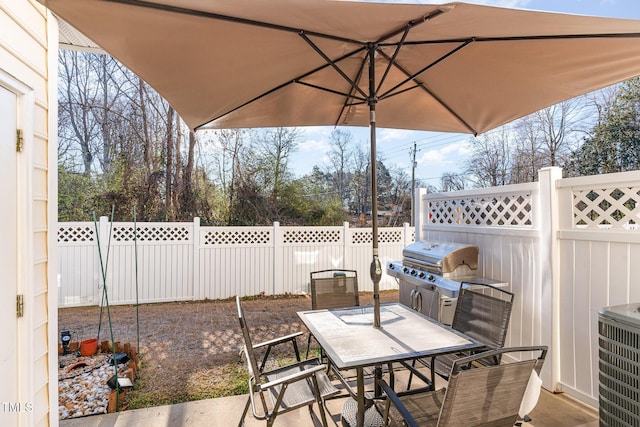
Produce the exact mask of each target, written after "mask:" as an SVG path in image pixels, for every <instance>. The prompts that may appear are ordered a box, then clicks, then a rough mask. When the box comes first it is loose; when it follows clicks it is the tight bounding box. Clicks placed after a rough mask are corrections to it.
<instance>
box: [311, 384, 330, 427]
mask: <svg viewBox="0 0 640 427" xmlns="http://www.w3.org/2000/svg"><path fill="white" fill-rule="evenodd" d="M311 383H312V384H313V389H314V391H315V395H316V402H318V410H319V411H320V418H321V419H322V425H323V426H324V427H328V424H327V414H326V413H325V410H324V401H323V400H322V396H321V395H320V387H318V380H317V378H316V377H315V375H314V376H312V377H311ZM309 410H310V411H312V412H313V405H309Z"/></svg>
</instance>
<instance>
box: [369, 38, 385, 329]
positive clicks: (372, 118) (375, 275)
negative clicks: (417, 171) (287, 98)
mask: <svg viewBox="0 0 640 427" xmlns="http://www.w3.org/2000/svg"><path fill="white" fill-rule="evenodd" d="M368 50H369V100H368V103H369V131H370V132H371V136H370V138H371V217H372V221H371V222H372V226H373V230H372V235H373V236H372V242H373V259H372V260H371V267H370V268H369V273H370V275H371V280H372V281H373V326H374V327H375V328H379V327H380V279H381V278H382V266H381V265H380V259H379V258H378V173H377V158H376V157H377V154H376V102H377V99H376V87H375V84H376V83H375V52H376V46H375V45H374V44H373V43H370V44H369V46H368Z"/></svg>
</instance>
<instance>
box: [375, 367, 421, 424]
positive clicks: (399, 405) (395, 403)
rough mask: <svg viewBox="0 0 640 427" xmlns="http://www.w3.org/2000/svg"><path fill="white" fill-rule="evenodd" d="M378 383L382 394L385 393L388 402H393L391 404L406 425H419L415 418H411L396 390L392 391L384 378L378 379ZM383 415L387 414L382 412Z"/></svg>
mask: <svg viewBox="0 0 640 427" xmlns="http://www.w3.org/2000/svg"><path fill="white" fill-rule="evenodd" d="M378 385H380V387H381V388H382V391H383V392H384V394H386V395H387V398H388V399H389V402H391V403H392V404H393V406H395V407H396V409H397V410H398V412H399V413H400V415H401V416H402V418H403V419H404V421H405V423H406V424H407V426H409V427H419V425H418V423H417V422H416V420H414V419H413V417H412V416H411V414H410V413H409V411H408V410H407V408H406V407H405V406H404V405H403V404H402V402H401V401H400V398H399V397H398V395H397V394H396V392H395V391H393V389H392V388H391V387H390V386H389V384H387V382H386V381H385V380H383V379H379V380H378ZM388 405H389V403H387V411H388V410H389V407H388ZM384 415H388V414H383V416H384ZM385 421H387V420H385Z"/></svg>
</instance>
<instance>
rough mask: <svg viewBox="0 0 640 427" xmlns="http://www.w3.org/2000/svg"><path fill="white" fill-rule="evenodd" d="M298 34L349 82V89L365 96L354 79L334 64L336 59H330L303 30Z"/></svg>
mask: <svg viewBox="0 0 640 427" xmlns="http://www.w3.org/2000/svg"><path fill="white" fill-rule="evenodd" d="M299 34H300V37H302V39H303V40H304V41H306V42H307V44H308V45H309V46H311V47H312V48H313V50H315V51H316V53H318V55H320V56H321V57H322V59H324V60H325V61H326V63H327V64H328V65H330V66H331V67H332V68H333V69H334V70H336V72H337V73H338V74H340V76H342V78H343V79H345V80H346V81H347V83H349V84H350V85H351V90H355V91H357V92H359V93H360V95H362V96H364V97H366V96H367V94H366V93H364V91H363V90H362V89H360V88H359V87H358V85H357V84H356V82H355V81H353V80H352V79H351V78H350V77H349V76H347V74H346V73H345V72H344V71H342V69H341V68H340V67H338V65H337V64H336V61H334V60H332V59H331V58H329V57H328V56H327V54H325V53H324V52H323V51H322V49H320V48H319V47H318V45H316V44H315V43H314V42H313V41H311V39H309V37H307V35H306V34H305V32H304V31H301V32H300V33H299ZM354 53H355V52H354ZM349 56H352V55H349ZM343 59H344V58H343Z"/></svg>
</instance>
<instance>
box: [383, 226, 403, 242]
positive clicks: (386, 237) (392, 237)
mask: <svg viewBox="0 0 640 427" xmlns="http://www.w3.org/2000/svg"><path fill="white" fill-rule="evenodd" d="M403 241H404V233H403V232H402V230H386V229H384V228H378V243H402V242H403Z"/></svg>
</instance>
